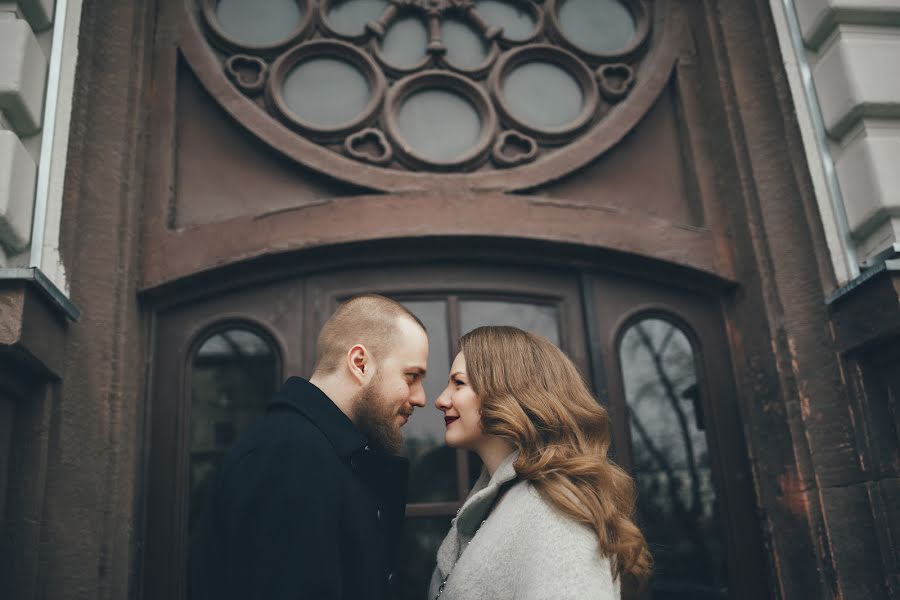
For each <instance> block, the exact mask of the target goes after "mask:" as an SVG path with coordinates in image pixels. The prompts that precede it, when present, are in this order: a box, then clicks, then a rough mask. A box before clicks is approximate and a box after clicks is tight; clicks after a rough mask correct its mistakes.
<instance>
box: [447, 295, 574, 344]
mask: <svg viewBox="0 0 900 600" xmlns="http://www.w3.org/2000/svg"><path fill="white" fill-rule="evenodd" d="M459 324H460V330H461V333H463V334H466V333H468V332H470V331H472V330H473V329H475V328H476V327H481V326H482V325H511V326H513V327H518V328H519V329H524V330H525V331H530V332H531V333H535V334H537V335H540V336H543V337H545V338H547V339H548V340H550V341H551V342H553V343H554V344H555V345H556V346H557V347H558V346H559V337H560V336H559V318H558V317H557V314H556V307H554V306H547V305H544V304H532V303H529V302H505V301H500V300H463V301H461V302H460V303H459Z"/></svg>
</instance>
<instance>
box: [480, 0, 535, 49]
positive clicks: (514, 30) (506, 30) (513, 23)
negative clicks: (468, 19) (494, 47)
mask: <svg viewBox="0 0 900 600" xmlns="http://www.w3.org/2000/svg"><path fill="white" fill-rule="evenodd" d="M475 8H477V9H478V14H479V15H481V16H482V17H484V20H485V21H487V22H488V23H490V24H491V25H494V26H496V27H502V28H503V35H504V37H506V38H507V39H510V40H524V39H527V38H528V37H530V36H531V35H532V34H533V33H534V27H535V22H534V16H533V15H532V14H531V12H530V11H528V10H527V9H524V8H522V7H521V5H518V6H517V5H516V4H515V3H514V2H509V1H507V2H503V1H501V0H478V1H477V2H475Z"/></svg>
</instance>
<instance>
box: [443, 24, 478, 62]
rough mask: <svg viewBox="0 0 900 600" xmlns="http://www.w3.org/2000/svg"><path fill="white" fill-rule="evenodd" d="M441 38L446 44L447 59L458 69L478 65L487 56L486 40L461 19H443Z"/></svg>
mask: <svg viewBox="0 0 900 600" xmlns="http://www.w3.org/2000/svg"><path fill="white" fill-rule="evenodd" d="M441 38H442V39H443V40H444V45H445V46H447V54H446V57H447V61H448V62H450V63H451V64H453V65H454V66H456V67H459V68H460V69H475V68H477V67H480V66H481V65H482V63H484V59H485V58H487V54H488V45H487V42H485V41H484V39H483V38H482V37H481V35H480V34H479V33H478V32H477V31H475V30H474V29H472V28H471V27H470V26H469V25H467V24H466V23H463V22H462V21H457V20H456V19H444V21H443V22H442V23H441Z"/></svg>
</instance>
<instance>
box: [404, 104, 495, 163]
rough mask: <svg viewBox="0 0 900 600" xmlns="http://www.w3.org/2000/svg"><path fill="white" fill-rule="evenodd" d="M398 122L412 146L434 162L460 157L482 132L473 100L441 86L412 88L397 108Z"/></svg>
mask: <svg viewBox="0 0 900 600" xmlns="http://www.w3.org/2000/svg"><path fill="white" fill-rule="evenodd" d="M397 126H398V128H399V130H400V134H401V135H402V136H403V138H404V140H405V141H406V142H407V143H408V144H409V145H410V146H411V147H412V148H413V150H415V151H416V152H417V153H418V154H420V155H422V156H424V157H425V158H427V159H429V160H433V161H436V162H444V161H451V160H454V159H456V158H459V157H460V156H461V155H463V154H464V153H465V152H467V151H468V150H471V149H472V148H473V147H474V146H475V144H476V143H477V142H478V138H479V136H480V135H481V118H480V117H479V115H478V111H476V110H475V107H474V106H472V103H471V102H469V100H467V99H466V98H465V97H463V96H462V95H460V94H458V93H456V92H454V91H451V90H446V89H440V88H425V89H422V90H419V91H417V92H413V93H412V94H411V95H410V96H409V97H408V98H407V99H406V100H405V101H404V102H403V104H402V105H401V106H400V110H398V111H397Z"/></svg>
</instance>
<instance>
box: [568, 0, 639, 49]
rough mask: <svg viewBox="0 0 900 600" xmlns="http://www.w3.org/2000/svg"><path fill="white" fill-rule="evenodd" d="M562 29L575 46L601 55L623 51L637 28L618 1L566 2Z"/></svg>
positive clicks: (570, 0) (584, 0) (580, 0)
mask: <svg viewBox="0 0 900 600" xmlns="http://www.w3.org/2000/svg"><path fill="white" fill-rule="evenodd" d="M559 25H560V27H561V28H562V32H563V35H565V36H566V37H567V38H569V40H570V41H571V42H573V43H574V44H575V45H577V46H579V47H580V48H583V49H585V50H587V51H588V52H596V53H600V54H603V53H611V52H616V51H618V50H621V49H623V48H624V47H625V46H627V45H628V42H630V41H631V38H633V37H634V33H635V27H636V26H635V22H634V17H633V16H632V15H631V12H630V11H629V10H628V9H627V8H626V7H625V5H624V4H622V3H621V2H619V1H618V0H565V1H564V2H563V3H562V4H561V5H560V7H559Z"/></svg>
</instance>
